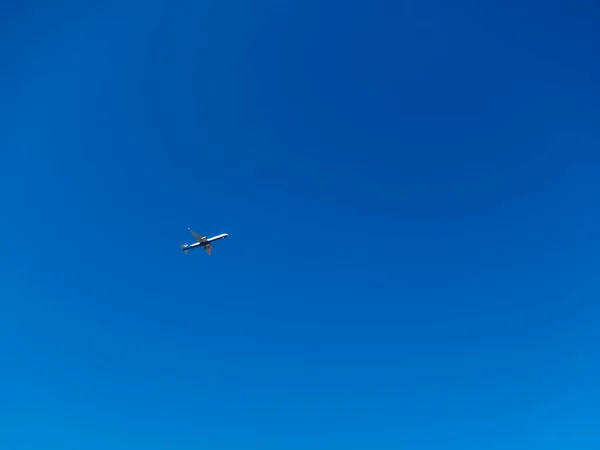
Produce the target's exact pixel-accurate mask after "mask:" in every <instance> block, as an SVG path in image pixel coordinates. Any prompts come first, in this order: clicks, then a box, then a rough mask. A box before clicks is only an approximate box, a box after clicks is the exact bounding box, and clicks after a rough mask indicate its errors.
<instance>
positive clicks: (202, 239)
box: [188, 228, 206, 244]
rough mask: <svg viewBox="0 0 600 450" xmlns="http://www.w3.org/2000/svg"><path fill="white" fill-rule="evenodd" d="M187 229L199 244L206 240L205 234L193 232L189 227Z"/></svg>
mask: <svg viewBox="0 0 600 450" xmlns="http://www.w3.org/2000/svg"><path fill="white" fill-rule="evenodd" d="M188 230H190V233H192V235H193V236H194V237H195V238H196V240H197V241H198V242H200V243H201V244H202V243H203V242H204V241H206V236H204V237H202V236H200V235H198V234H197V233H194V232H193V231H192V230H191V229H190V228H188Z"/></svg>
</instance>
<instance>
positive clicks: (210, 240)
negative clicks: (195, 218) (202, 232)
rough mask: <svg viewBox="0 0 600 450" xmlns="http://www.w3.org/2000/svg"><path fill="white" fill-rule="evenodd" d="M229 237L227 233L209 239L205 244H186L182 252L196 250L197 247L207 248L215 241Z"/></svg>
mask: <svg viewBox="0 0 600 450" xmlns="http://www.w3.org/2000/svg"><path fill="white" fill-rule="evenodd" d="M228 236H229V235H228V234H227V233H223V234H219V235H217V236H213V237H211V238H207V239H206V240H205V241H203V242H194V243H193V244H184V245H183V246H182V247H181V248H182V250H184V251H186V250H191V249H193V248H196V247H206V246H207V245H208V244H210V243H211V242H215V241H218V240H220V239H225V238H226V237H228Z"/></svg>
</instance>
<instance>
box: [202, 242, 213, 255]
mask: <svg viewBox="0 0 600 450" xmlns="http://www.w3.org/2000/svg"><path fill="white" fill-rule="evenodd" d="M213 248H214V247H213V246H212V245H210V244H207V245H205V246H204V250H206V253H208V256H212V249H213Z"/></svg>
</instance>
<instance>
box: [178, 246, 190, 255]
mask: <svg viewBox="0 0 600 450" xmlns="http://www.w3.org/2000/svg"><path fill="white" fill-rule="evenodd" d="M179 247H181V250H183V251H184V252H185V254H186V255H187V254H188V249H187V248H186V246H185V245H183V244H179Z"/></svg>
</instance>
